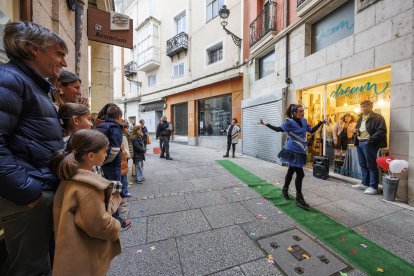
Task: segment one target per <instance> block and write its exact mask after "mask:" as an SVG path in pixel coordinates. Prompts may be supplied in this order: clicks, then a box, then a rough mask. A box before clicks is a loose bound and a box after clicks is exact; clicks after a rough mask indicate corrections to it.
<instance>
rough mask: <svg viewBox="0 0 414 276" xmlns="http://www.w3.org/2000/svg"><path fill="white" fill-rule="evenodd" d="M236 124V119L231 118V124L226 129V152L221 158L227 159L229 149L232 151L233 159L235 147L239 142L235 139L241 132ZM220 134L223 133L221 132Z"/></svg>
mask: <svg viewBox="0 0 414 276" xmlns="http://www.w3.org/2000/svg"><path fill="white" fill-rule="evenodd" d="M236 124H237V119H236V118H233V120H232V121H231V124H230V125H229V126H228V127H227V129H226V133H227V135H226V137H227V152H226V154H225V155H223V157H229V152H230V147H232V149H233V155H232V157H233V158H235V157H236V156H235V152H236V145H237V143H238V142H239V138H238V137H237V135H238V133H239V132H240V131H241V129H240V127H239V126H238V125H236ZM221 132H224V130H222V131H221Z"/></svg>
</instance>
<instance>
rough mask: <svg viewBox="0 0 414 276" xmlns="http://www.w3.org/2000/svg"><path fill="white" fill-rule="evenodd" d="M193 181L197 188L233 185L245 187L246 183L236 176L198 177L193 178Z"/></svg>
mask: <svg viewBox="0 0 414 276" xmlns="http://www.w3.org/2000/svg"><path fill="white" fill-rule="evenodd" d="M191 183H193V184H194V186H195V187H196V188H197V189H209V188H224V187H233V186H240V187H245V185H244V184H242V183H241V182H240V181H238V180H237V179H235V178H234V176H229V177H226V176H223V177H209V178H196V179H193V180H191Z"/></svg>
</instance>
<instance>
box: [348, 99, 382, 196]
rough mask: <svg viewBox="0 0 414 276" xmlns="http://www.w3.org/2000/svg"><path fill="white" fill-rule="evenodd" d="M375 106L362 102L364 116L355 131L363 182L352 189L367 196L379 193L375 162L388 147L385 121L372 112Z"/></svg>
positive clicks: (360, 118) (361, 116)
mask: <svg viewBox="0 0 414 276" xmlns="http://www.w3.org/2000/svg"><path fill="white" fill-rule="evenodd" d="M373 106H374V104H373V103H372V102H371V101H368V100H366V101H363V102H361V111H362V114H361V115H360V117H359V119H358V121H357V124H356V127H355V130H354V135H355V136H356V139H355V146H357V152H358V162H359V165H360V166H361V172H362V180H361V183H360V184H357V185H353V186H352V187H353V188H355V189H361V190H365V192H364V194H367V195H375V194H376V193H377V191H378V182H379V173H378V168H377V164H376V161H375V160H376V158H377V154H378V150H379V149H380V148H385V147H386V146H387V126H386V124H385V119H384V117H382V115H381V114H378V113H375V112H373V111H372V108H373Z"/></svg>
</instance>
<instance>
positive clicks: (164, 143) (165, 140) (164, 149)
mask: <svg viewBox="0 0 414 276" xmlns="http://www.w3.org/2000/svg"><path fill="white" fill-rule="evenodd" d="M160 149H161V156H164V154H165V157H170V137H164V136H160Z"/></svg>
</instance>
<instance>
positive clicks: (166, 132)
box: [156, 116, 173, 160]
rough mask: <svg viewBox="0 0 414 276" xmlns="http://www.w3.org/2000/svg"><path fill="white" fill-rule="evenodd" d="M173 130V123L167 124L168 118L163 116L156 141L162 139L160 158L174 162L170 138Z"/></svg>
mask: <svg viewBox="0 0 414 276" xmlns="http://www.w3.org/2000/svg"><path fill="white" fill-rule="evenodd" d="M172 131H173V128H172V125H171V123H169V122H167V117H166V116H162V117H161V122H160V123H159V124H158V127H157V132H156V139H157V140H158V138H159V139H160V148H161V154H160V158H165V159H167V160H172V158H171V157H170V136H171V134H172ZM164 154H165V156H164Z"/></svg>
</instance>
